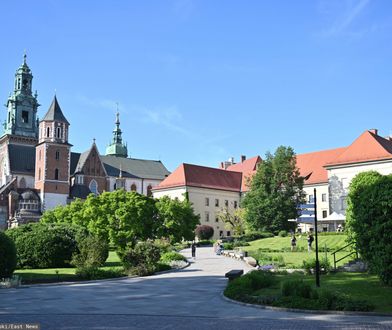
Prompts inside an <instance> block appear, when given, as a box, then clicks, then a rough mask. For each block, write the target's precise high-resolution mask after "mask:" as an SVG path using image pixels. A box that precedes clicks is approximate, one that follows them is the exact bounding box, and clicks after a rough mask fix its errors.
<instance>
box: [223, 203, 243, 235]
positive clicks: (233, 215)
mask: <svg viewBox="0 0 392 330" xmlns="http://www.w3.org/2000/svg"><path fill="white" fill-rule="evenodd" d="M217 216H218V218H219V220H221V221H223V222H224V223H225V224H227V225H228V226H229V228H230V229H231V230H232V231H233V233H234V235H235V236H240V235H242V234H243V233H244V232H245V209H242V208H237V209H234V210H231V209H229V208H228V207H225V208H223V209H221V210H220V211H219V212H218V214H217Z"/></svg>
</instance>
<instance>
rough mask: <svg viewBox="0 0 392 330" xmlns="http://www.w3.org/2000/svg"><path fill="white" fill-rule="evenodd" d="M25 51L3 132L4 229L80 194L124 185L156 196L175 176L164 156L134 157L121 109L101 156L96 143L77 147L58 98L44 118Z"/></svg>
mask: <svg viewBox="0 0 392 330" xmlns="http://www.w3.org/2000/svg"><path fill="white" fill-rule="evenodd" d="M32 81H33V75H32V72H31V70H30V68H29V66H28V65H27V62H26V55H24V58H23V63H22V65H21V66H20V67H19V68H18V69H17V71H16V73H15V82H14V91H13V93H12V94H11V95H10V96H9V98H8V100H7V103H6V107H7V116H6V120H5V122H4V123H3V134H2V135H1V136H0V229H4V228H7V227H13V226H18V225H19V224H23V223H28V222H31V221H39V219H40V216H41V214H42V211H44V210H46V209H51V208H54V207H56V206H58V205H65V204H67V203H69V202H70V201H72V199H74V198H82V199H84V198H86V197H87V196H88V194H90V193H94V194H100V193H102V192H104V191H113V190H115V189H118V188H123V189H126V190H129V191H131V190H132V191H137V192H139V193H141V194H145V195H151V190H152V188H153V187H155V186H157V185H158V184H159V183H160V182H161V181H162V180H163V179H164V178H165V177H167V176H168V175H169V172H168V170H167V169H166V168H165V166H164V165H163V164H162V162H161V161H155V160H145V159H135V158H128V150H127V145H126V144H125V143H124V142H123V141H122V131H121V129H120V118H119V114H118V112H117V114H116V121H115V128H114V130H113V138H112V141H111V143H110V144H109V146H108V147H107V149H106V154H105V155H100V153H99V150H98V148H97V146H96V144H95V140H94V142H93V143H92V145H91V147H90V149H89V150H87V151H85V152H83V153H76V152H72V151H71V148H72V145H71V144H70V143H69V126H70V123H69V122H68V120H67V119H66V117H65V115H64V113H63V111H62V110H61V107H60V104H59V102H58V100H57V98H56V96H55V97H54V99H53V101H52V104H51V105H50V107H49V109H48V111H47V112H46V114H45V115H44V117H43V119H42V120H41V121H38V119H37V110H38V107H39V106H40V104H39V103H38V95H37V92H35V93H34V95H33V93H32Z"/></svg>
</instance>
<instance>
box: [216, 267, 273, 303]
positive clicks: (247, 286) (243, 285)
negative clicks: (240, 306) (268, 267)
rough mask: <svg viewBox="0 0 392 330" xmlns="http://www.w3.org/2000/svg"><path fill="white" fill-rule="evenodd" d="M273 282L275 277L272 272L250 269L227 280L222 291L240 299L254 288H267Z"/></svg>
mask: <svg viewBox="0 0 392 330" xmlns="http://www.w3.org/2000/svg"><path fill="white" fill-rule="evenodd" d="M274 283H275V278H274V277H273V275H272V274H270V273H266V272H261V271H252V272H249V273H247V274H245V275H244V276H241V277H240V278H237V279H235V280H233V281H231V282H229V283H228V285H227V287H226V289H225V292H224V293H225V296H227V297H229V298H232V299H240V300H242V299H241V298H244V296H246V295H250V294H251V293H252V292H254V291H256V290H260V289H263V288H268V287H270V286H272V285H273V284H274Z"/></svg>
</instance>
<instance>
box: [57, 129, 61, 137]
mask: <svg viewBox="0 0 392 330" xmlns="http://www.w3.org/2000/svg"><path fill="white" fill-rule="evenodd" d="M56 137H57V138H59V139H60V138H61V127H57V128H56Z"/></svg>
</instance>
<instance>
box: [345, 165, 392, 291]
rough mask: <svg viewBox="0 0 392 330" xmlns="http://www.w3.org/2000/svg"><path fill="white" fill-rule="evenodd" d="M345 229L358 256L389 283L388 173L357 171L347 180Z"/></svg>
mask: <svg viewBox="0 0 392 330" xmlns="http://www.w3.org/2000/svg"><path fill="white" fill-rule="evenodd" d="M346 230H347V231H348V234H349V240H350V241H352V242H355V243H356V245H357V248H358V250H359V252H360V255H361V257H362V258H363V259H364V260H365V261H367V263H368V265H369V267H370V269H371V270H372V271H374V272H375V273H377V274H378V276H379V277H380V278H381V280H382V281H383V282H384V283H386V284H388V285H392V242H391V237H392V176H391V175H388V176H385V175H381V174H379V173H378V172H375V171H369V172H363V173H360V174H358V175H357V176H356V177H355V178H354V179H353V180H352V181H351V184H350V189H349V194H348V199H347V212H346Z"/></svg>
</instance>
